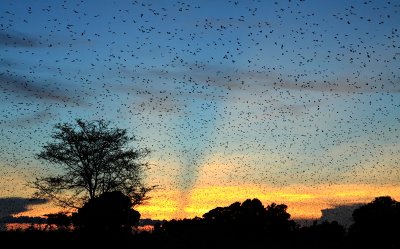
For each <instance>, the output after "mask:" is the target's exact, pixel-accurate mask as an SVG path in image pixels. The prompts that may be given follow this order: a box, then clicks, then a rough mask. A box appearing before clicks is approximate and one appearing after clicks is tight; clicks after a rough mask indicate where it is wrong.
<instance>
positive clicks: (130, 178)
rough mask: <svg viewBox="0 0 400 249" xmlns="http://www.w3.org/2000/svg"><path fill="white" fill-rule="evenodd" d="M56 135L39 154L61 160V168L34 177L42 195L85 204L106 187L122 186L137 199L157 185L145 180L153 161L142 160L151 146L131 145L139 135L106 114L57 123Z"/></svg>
mask: <svg viewBox="0 0 400 249" xmlns="http://www.w3.org/2000/svg"><path fill="white" fill-rule="evenodd" d="M52 138H53V140H54V141H52V142H48V143H47V144H46V145H45V146H44V147H43V151H42V152H40V153H39V154H38V155H37V157H38V158H39V159H42V160H45V161H47V162H49V163H52V164H55V165H57V166H58V170H57V171H58V172H60V173H59V174H57V175H50V176H46V177H39V178H36V180H35V181H34V182H32V185H33V187H34V188H36V190H37V191H36V193H35V195H36V196H37V197H45V198H50V199H52V200H53V201H55V202H56V203H57V204H59V205H61V206H63V207H73V208H79V207H80V206H81V205H82V204H83V203H85V202H87V201H89V200H93V199H95V198H97V197H99V196H101V195H102V194H104V193H107V192H113V191H121V192H122V193H123V194H125V195H126V196H128V197H129V198H130V199H131V200H132V202H133V205H136V204H140V203H141V202H143V201H144V200H146V199H147V195H146V194H147V193H148V192H149V191H150V190H151V189H152V188H154V187H146V186H144V185H143V183H142V171H143V169H145V168H147V167H148V164H147V163H144V162H142V161H141V160H142V159H143V158H144V157H146V156H147V155H148V154H149V150H148V149H133V148H132V147H130V142H131V141H133V140H134V137H131V136H129V135H128V134H127V131H126V129H119V128H112V127H110V122H107V121H104V120H98V121H84V120H81V119H77V120H76V124H68V123H64V124H57V125H56V126H55V132H54V133H53V134H52Z"/></svg>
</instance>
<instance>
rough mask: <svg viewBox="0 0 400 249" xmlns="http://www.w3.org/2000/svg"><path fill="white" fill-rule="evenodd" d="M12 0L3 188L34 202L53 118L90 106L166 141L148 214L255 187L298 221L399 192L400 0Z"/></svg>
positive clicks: (157, 157) (91, 115)
mask: <svg viewBox="0 0 400 249" xmlns="http://www.w3.org/2000/svg"><path fill="white" fill-rule="evenodd" d="M0 9H1V10H0V13H1V14H0V51H1V53H0V103H1V105H0V113H1V116H0V148H1V150H0V197H1V198H9V197H10V198H11V197H12V198H29V197H30V196H31V195H32V193H33V191H34V190H33V189H32V188H30V187H29V186H28V185H27V182H29V181H31V180H32V179H34V178H35V177H37V176H43V175H47V174H49V173H57V168H56V167H54V165H51V164H48V163H46V162H43V161H39V160H37V159H36V158H35V155H36V154H37V153H39V152H40V151H41V149H42V147H43V145H44V144H46V143H47V142H49V141H50V140H51V137H50V136H51V133H52V131H54V125H55V124H57V123H64V122H68V123H71V122H74V120H75V119H77V118H82V119H87V120H98V119H106V120H110V121H112V122H113V125H115V126H116V127H120V128H124V129H127V130H128V131H129V132H130V134H132V135H135V136H136V137H137V138H138V140H137V141H136V143H135V144H133V145H132V146H134V147H137V148H149V149H150V150H151V151H152V153H151V154H150V155H149V157H148V158H147V160H148V162H150V164H151V167H150V169H148V170H147V171H146V178H145V179H146V183H147V184H149V185H158V188H157V189H156V190H154V191H153V192H152V193H151V194H150V196H151V199H150V200H149V201H147V202H146V203H145V204H144V205H141V206H139V207H137V209H138V210H139V211H140V212H141V214H142V217H143V218H153V219H171V218H184V217H194V216H196V215H197V216H201V215H202V214H203V213H205V212H207V211H208V210H210V209H212V208H214V207H216V206H226V205H229V204H231V203H233V202H235V201H244V200H245V199H247V198H259V199H260V200H261V201H262V202H263V203H264V205H267V204H269V203H271V202H277V203H285V204H287V205H288V206H289V209H288V211H289V213H291V214H292V217H294V218H317V217H319V216H321V210H322V209H327V208H332V207H336V206H343V205H352V204H355V203H362V202H369V201H371V200H372V199H373V198H374V197H376V196H380V195H390V196H392V197H394V198H395V199H397V200H400V156H399V155H400V153H399V152H400V140H399V135H400V131H399V129H400V80H399V79H400V78H399V74H398V73H399V72H400V71H399V69H400V63H399V57H400V45H399V44H400V38H399V23H400V14H399V11H400V2H399V1H338V0H335V1H333V0H332V1H330V0H328V1H310V0H304V1H296V0H289V1H235V0H233V1H223V0H221V1H211V0H203V1H161V0H160V1H64V2H61V1H59V2H58V1H57V2H54V1H44V0H43V1H34V2H31V1H8V0H3V1H2V2H1V8H0ZM17 210H19V209H17ZM24 210H25V209H24ZM50 210H56V207H53V206H51V205H50V204H45V205H32V206H30V208H29V209H28V210H27V211H25V212H22V213H17V212H16V213H15V215H27V214H28V215H40V214H43V213H46V212H50Z"/></svg>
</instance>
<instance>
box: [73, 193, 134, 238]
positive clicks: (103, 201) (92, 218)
mask: <svg viewBox="0 0 400 249" xmlns="http://www.w3.org/2000/svg"><path fill="white" fill-rule="evenodd" d="M132 206H133V203H132V202H131V200H130V198H129V197H127V196H126V195H124V194H123V193H121V192H120V191H114V192H107V193H103V194H102V195H100V196H99V197H96V198H93V199H90V200H89V201H88V202H87V203H85V205H83V207H81V208H79V209H78V211H77V212H76V213H73V215H72V220H73V224H74V225H75V226H76V227H77V228H78V229H80V230H83V231H86V232H101V233H104V232H106V233H113V234H121V233H122V234H123V233H129V232H131V229H132V227H133V226H135V225H137V224H138V222H139V218H140V213H139V212H138V211H136V210H133V209H132Z"/></svg>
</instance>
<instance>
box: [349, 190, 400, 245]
mask: <svg viewBox="0 0 400 249" xmlns="http://www.w3.org/2000/svg"><path fill="white" fill-rule="evenodd" d="M353 219H354V224H353V225H351V226H350V228H349V233H350V236H351V238H353V239H354V240H356V241H358V242H360V243H366V244H371V243H372V244H375V246H379V247H380V248H384V247H386V248H399V247H400V240H399V234H400V202H397V201H396V200H394V199H392V198H391V197H390V196H381V197H376V198H375V199H374V200H373V201H372V202H370V203H368V204H366V205H363V206H361V207H359V208H357V209H356V210H354V212H353Z"/></svg>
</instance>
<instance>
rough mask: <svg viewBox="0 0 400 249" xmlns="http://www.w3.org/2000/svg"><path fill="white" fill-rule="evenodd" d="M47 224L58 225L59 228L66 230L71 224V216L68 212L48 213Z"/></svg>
mask: <svg viewBox="0 0 400 249" xmlns="http://www.w3.org/2000/svg"><path fill="white" fill-rule="evenodd" d="M45 216H46V217H47V225H49V226H51V225H56V226H57V228H58V229H62V230H66V229H68V228H69V226H70V225H71V223H72V221H71V217H70V216H68V215H67V214H66V213H63V212H59V213H56V214H46V215H45Z"/></svg>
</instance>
